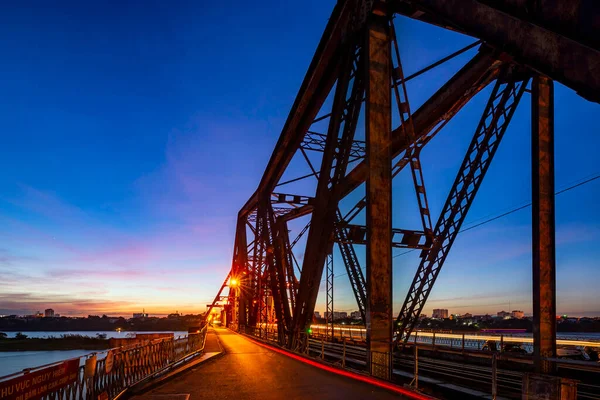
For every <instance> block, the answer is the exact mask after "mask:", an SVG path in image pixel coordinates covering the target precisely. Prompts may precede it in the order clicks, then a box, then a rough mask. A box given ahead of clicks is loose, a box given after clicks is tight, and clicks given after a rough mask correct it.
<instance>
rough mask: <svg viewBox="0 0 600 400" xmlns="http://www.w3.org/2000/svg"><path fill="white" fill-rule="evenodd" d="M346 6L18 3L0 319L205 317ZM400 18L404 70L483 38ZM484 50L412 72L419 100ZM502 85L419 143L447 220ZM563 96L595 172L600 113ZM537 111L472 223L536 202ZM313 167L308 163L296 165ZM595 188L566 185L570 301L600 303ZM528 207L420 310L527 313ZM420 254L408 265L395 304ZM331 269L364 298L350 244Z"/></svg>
mask: <svg viewBox="0 0 600 400" xmlns="http://www.w3.org/2000/svg"><path fill="white" fill-rule="evenodd" d="M203 3H206V4H203ZM334 3H335V2H334V1H333V0H330V1H305V2H303V3H302V6H301V7H300V6H299V3H298V2H276V1H263V2H259V3H258V4H255V3H248V2H241V1H231V2H227V4H221V3H219V4H214V3H207V2H184V1H178V2H176V3H171V4H167V3H165V2H141V1H140V2H133V1H132V2H126V3H125V4H123V3H120V2H112V3H110V2H108V3H107V2H104V3H102V4H100V3H96V4H91V3H82V2H67V1H63V2H60V3H59V4H58V5H56V4H53V5H52V6H49V5H43V4H42V3H41V2H36V1H32V2H21V3H20V4H18V5H17V4H13V5H7V6H6V7H4V9H3V13H2V16H0V22H1V23H0V48H1V49H2V51H3V62H2V63H1V64H0V76H2V79H1V80H0V93H2V96H1V97H0V99H1V103H0V105H1V106H0V129H1V131H0V132H1V138H2V142H1V143H2V146H0V167H1V168H2V171H3V173H2V174H0V185H1V187H2V190H1V191H0V314H5V313H15V312H16V313H30V312H32V311H37V310H39V309H43V308H46V307H53V308H54V309H55V310H56V311H57V312H59V313H63V314H72V315H81V314H83V315H87V314H89V313H111V314H129V313H131V312H134V311H139V310H140V309H142V308H145V309H146V310H147V311H149V312H151V313H157V314H161V313H169V312H173V311H176V310H178V311H182V312H198V311H202V310H203V309H204V306H205V304H206V303H207V302H209V301H210V300H211V299H212V298H213V297H214V294H215V290H216V289H217V288H218V286H219V285H220V284H221V282H222V280H223V279H224V277H225V275H226V273H227V271H228V269H229V267H230V262H231V248H232V245H233V232H234V229H235V216H236V214H237V211H238V210H239V208H240V207H241V206H242V205H243V203H244V202H245V200H246V199H247V198H248V197H249V196H250V195H251V194H252V192H253V191H254V189H255V188H256V185H257V184H258V181H259V179H260V176H261V174H262V172H263V171H264V168H265V166H266V163H267V161H268V157H269V156H270V153H271V151H272V149H273V147H274V145H275V142H276V140H277V138H278V136H279V132H280V130H281V127H282V126H283V123H284V122H285V118H286V117H287V113H288V112H289V109H290V107H291V105H292V103H293V101H294V98H295V95H296V93H297V90H298V88H299V86H300V83H301V81H302V78H303V77H304V73H305V72H306V68H307V67H308V64H309V62H310V60H311V57H312V55H313V53H314V50H315V48H316V45H317V43H318V40H319V38H320V36H321V33H322V31H323V28H324V27H325V24H326V23H327V19H328V17H329V14H330V12H331V9H332V8H333V5H334ZM396 27H397V31H398V36H399V43H400V48H401V52H402V54H403V63H404V67H405V71H406V72H407V73H411V72H414V71H416V70H418V69H419V68H422V67H424V66H426V65H428V64H429V63H431V62H433V61H435V60H437V59H439V58H441V57H443V56H445V55H447V54H449V53H451V52H453V51H455V50H457V49H459V48H461V47H463V46H465V45H467V44H469V43H471V42H472V40H473V39H471V38H467V37H464V36H460V35H458V34H454V33H449V32H444V31H442V30H440V29H438V28H433V27H429V26H426V25H423V24H420V23H417V22H414V21H409V20H406V19H403V18H398V19H397V20H396ZM472 55H473V52H470V53H467V54H465V55H463V56H461V57H458V58H457V59H455V60H453V61H452V62H450V63H448V64H445V65H444V66H442V67H440V68H437V69H435V70H434V71H432V72H430V73H428V74H426V75H424V76H423V77H422V78H420V79H416V80H414V81H412V82H411V84H410V85H409V87H408V89H409V97H410V100H411V105H412V107H413V109H416V107H418V105H419V104H421V103H422V102H423V101H424V100H425V99H426V98H427V97H428V96H429V95H431V93H433V91H435V90H436V89H437V88H438V87H439V86H440V85H441V84H443V82H444V81H445V80H447V79H448V78H449V77H450V76H451V75H452V74H453V73H454V72H455V71H456V70H457V69H458V68H460V67H461V66H462V65H463V64H464V63H465V62H466V61H467V60H468V59H469V57H471V56H472ZM488 93H489V90H487V91H484V92H483V93H482V94H480V95H479V96H478V97H477V98H476V99H475V100H474V101H473V102H472V103H470V104H469V105H467V106H466V107H465V108H464V109H463V110H462V111H461V113H460V114H459V115H458V116H457V117H456V118H455V119H454V120H453V121H452V122H451V123H450V124H449V125H448V127H447V129H445V130H444V131H443V132H442V133H440V134H439V135H438V137H436V139H435V140H434V141H432V142H431V143H430V145H428V148H426V149H425V150H424V152H423V155H422V161H423V165H424V166H423V168H424V173H425V181H426V184H427V188H428V195H429V198H430V205H431V209H432V212H433V213H432V215H434V216H437V214H438V213H439V211H440V209H441V207H442V205H443V202H444V200H445V197H446V195H447V192H448V190H449V188H450V186H451V184H452V182H453V180H454V176H455V174H456V171H457V169H458V167H459V165H460V163H461V161H462V157H463V155H464V151H465V150H466V148H467V146H468V143H469V140H470V136H471V135H472V134H473V131H474V129H475V127H476V125H477V121H478V119H479V114H480V113H481V110H482V108H483V105H484V104H485V101H486V100H487V98H486V97H487V94H488ZM556 108H557V112H556V164H557V174H556V187H557V189H561V188H563V187H566V186H568V185H569V184H572V183H576V182H578V181H580V180H581V179H583V178H585V177H588V176H591V175H594V174H596V173H598V172H600V167H598V166H597V165H596V160H595V158H596V154H597V153H598V147H599V144H600V142H599V140H598V137H597V128H595V125H594V123H593V116H594V115H595V113H597V112H598V111H600V109H599V107H598V105H597V104H592V103H589V102H586V101H584V100H582V99H579V98H578V97H577V95H575V94H574V93H573V92H572V91H570V90H569V89H566V88H564V87H561V86H560V85H557V88H556ZM529 124H530V122H529V95H527V94H526V95H525V96H524V98H523V101H522V103H521V107H520V108H519V110H518V111H517V114H516V116H515V118H514V120H513V123H512V124H511V126H510V128H509V130H508V132H507V135H506V137H505V140H504V142H503V143H502V145H501V147H500V149H499V151H498V154H497V157H496V159H495V160H494V163H493V165H492V166H491V168H490V170H489V173H488V177H487V179H486V181H485V182H484V183H483V185H482V188H481V190H480V193H479V195H478V198H477V199H476V200H475V203H474V205H473V207H472V209H471V211H470V213H469V216H468V217H467V222H471V221H476V220H478V219H480V218H485V217H486V216H493V215H497V214H499V213H502V212H504V211H506V210H509V209H511V208H513V207H515V206H520V205H522V204H525V203H527V202H529V201H530V198H531V193H530V189H529V182H530V161H529V157H530V150H529V146H530V134H529ZM302 168H303V167H302V166H300V164H299V163H297V162H296V161H294V162H293V163H292V165H291V169H290V171H289V172H288V174H289V176H297V175H299V174H300V173H301V172H303V171H304V170H303V169H302ZM409 183H410V178H409V175H408V174H407V173H403V174H401V175H400V176H398V178H397V179H396V181H395V183H394V202H395V211H394V226H396V227H402V228H413V229H418V219H417V218H416V215H415V213H414V211H415V210H416V205H415V204H416V202H415V200H414V193H413V190H412V188H411V186H410V184H409ZM359 190H360V189H359ZM599 191H600V183H599V182H593V183H590V184H587V185H584V186H582V187H580V188H577V189H574V190H573V191H570V192H567V193H565V194H562V195H560V196H559V197H558V198H557V262H558V265H557V269H558V272H557V274H558V308H559V312H561V313H562V312H564V313H570V314H584V313H585V314H590V315H596V314H598V315H600V294H598V292H597V291H596V286H597V285H596V283H597V282H598V281H600V269H599V268H598V265H597V258H598V257H597V256H598V250H597V248H598V246H597V245H596V242H597V240H598V236H599V227H598V223H597V221H599V220H600V219H599V217H600V215H598V214H599V213H600V212H599V211H598V208H597V207H595V204H596V201H595V199H597V198H598V195H599V194H600V193H599ZM359 195H360V193H358V192H357V193H355V194H353V196H354V198H355V197H356V196H359ZM530 219H531V218H530V211H529V210H523V211H520V212H517V213H515V214H513V215H511V216H509V217H506V218H504V219H501V220H498V221H495V222H493V223H490V224H487V225H484V226H482V227H480V228H477V229H474V230H472V231H469V232H468V233H464V234H462V235H460V236H459V238H458V239H457V241H456V244H455V247H454V249H453V252H452V253H451V255H450V257H449V258H448V261H447V263H446V265H445V267H444V269H443V270H442V272H441V274H440V277H439V279H438V282H437V284H436V287H435V288H434V290H433V292H432V295H431V297H430V301H429V302H428V304H427V306H426V310H425V313H428V314H430V313H431V309H432V308H434V307H436V308H437V307H445V308H449V309H450V311H451V312H459V313H462V312H472V313H479V312H495V311H499V310H500V309H507V308H508V307H509V302H510V307H511V308H514V309H522V310H524V311H525V312H530V311H531V283H530V277H531V271H530V270H531V267H530V258H531V255H530V250H529V247H530V240H531V234H530V231H531V229H530ZM399 252H400V251H399ZM359 254H361V255H362V250H361V251H359ZM416 254H417V253H416V252H415V253H410V254H407V255H403V256H399V257H397V258H395V259H394V290H395V304H394V306H395V309H396V312H397V311H398V309H399V306H400V305H401V302H402V301H403V299H404V295H405V293H406V290H407V288H408V285H409V283H410V281H411V280H412V275H413V274H414V271H415V269H416V266H417V264H418V258H417V256H416ZM335 265H336V267H335V268H336V274H337V275H339V277H338V278H336V298H335V300H336V309H340V310H347V311H351V310H353V309H355V308H356V307H355V305H354V304H353V298H352V293H351V291H350V288H349V285H348V283H347V279H346V277H345V276H343V275H342V274H343V272H344V271H343V267H342V264H341V260H340V259H339V257H337V256H336V262H335ZM321 297H323V296H321ZM323 308H324V305H323V299H322V298H320V299H319V304H318V305H317V309H323Z"/></svg>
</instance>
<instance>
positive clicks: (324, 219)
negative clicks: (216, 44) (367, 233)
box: [290, 35, 364, 346]
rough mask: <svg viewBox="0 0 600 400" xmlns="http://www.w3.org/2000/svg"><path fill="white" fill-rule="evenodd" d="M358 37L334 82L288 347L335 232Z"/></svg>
mask: <svg viewBox="0 0 600 400" xmlns="http://www.w3.org/2000/svg"><path fill="white" fill-rule="evenodd" d="M358 38H360V36H358V35H355V38H354V40H353V41H351V42H350V43H349V44H348V47H347V49H346V53H344V56H343V61H342V65H343V68H341V69H340V76H339V78H338V80H337V84H336V90H335V96H334V100H333V107H332V112H331V116H330V118H329V127H328V132H327V139H326V143H325V148H324V151H323V157H322V161H321V168H320V172H319V180H318V183H317V190H316V195H315V200H314V208H313V213H312V217H311V225H310V229H309V231H308V237H307V244H306V252H305V254H304V260H303V266H302V275H301V276H300V285H299V288H298V296H297V298H296V307H295V309H294V313H293V328H292V331H291V332H290V343H291V346H295V345H296V343H295V340H296V339H297V338H298V337H299V334H300V332H302V331H304V329H305V328H306V326H307V324H308V323H309V322H310V321H312V317H313V313H314V308H315V303H316V301H317V295H318V291H319V285H320V280H321V277H322V275H323V268H324V266H325V261H326V257H327V254H328V252H329V249H330V247H331V242H332V238H333V234H334V232H333V229H334V222H335V212H336V210H337V207H338V202H339V195H338V185H339V182H340V180H341V179H343V177H344V176H345V174H346V168H347V166H348V162H349V159H350V153H351V149H352V143H353V140H354V133H355V129H356V123H357V121H358V116H359V113H360V108H361V103H362V98H363V93H364V88H363V83H362V82H363V79H362V72H361V70H362V66H361V61H360V60H361V53H362V50H361V49H362V48H361V46H360V43H357V40H358Z"/></svg>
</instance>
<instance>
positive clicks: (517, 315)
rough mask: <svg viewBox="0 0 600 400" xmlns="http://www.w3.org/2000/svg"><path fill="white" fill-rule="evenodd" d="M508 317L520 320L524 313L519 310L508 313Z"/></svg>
mask: <svg viewBox="0 0 600 400" xmlns="http://www.w3.org/2000/svg"><path fill="white" fill-rule="evenodd" d="M510 316H511V317H513V318H516V319H521V318H523V317H524V316H525V313H524V312H523V311H519V310H513V311H512V312H511V313H510Z"/></svg>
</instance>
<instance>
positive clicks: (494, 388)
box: [492, 353, 498, 400]
mask: <svg viewBox="0 0 600 400" xmlns="http://www.w3.org/2000/svg"><path fill="white" fill-rule="evenodd" d="M497 370H498V365H497V360H496V353H492V400H496V396H497V395H498V388H497V378H498V377H497V374H498V372H497Z"/></svg>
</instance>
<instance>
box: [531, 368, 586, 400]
mask: <svg viewBox="0 0 600 400" xmlns="http://www.w3.org/2000/svg"><path fill="white" fill-rule="evenodd" d="M521 399H522V400H577V381H575V380H573V379H567V378H560V377H557V376H550V375H540V374H525V375H524V376H523V387H522V391H521Z"/></svg>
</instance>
